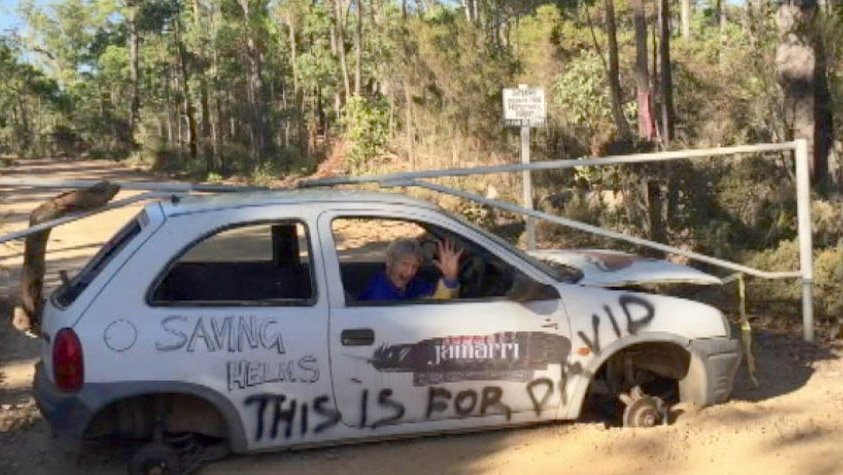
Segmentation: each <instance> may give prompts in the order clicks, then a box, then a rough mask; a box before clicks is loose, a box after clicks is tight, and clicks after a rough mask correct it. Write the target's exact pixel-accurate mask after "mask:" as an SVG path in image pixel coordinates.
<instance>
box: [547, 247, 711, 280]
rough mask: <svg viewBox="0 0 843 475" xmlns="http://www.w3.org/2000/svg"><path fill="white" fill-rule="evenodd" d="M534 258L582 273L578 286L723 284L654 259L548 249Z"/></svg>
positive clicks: (623, 254) (684, 267)
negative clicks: (573, 268) (572, 268)
mask: <svg viewBox="0 0 843 475" xmlns="http://www.w3.org/2000/svg"><path fill="white" fill-rule="evenodd" d="M530 255H532V256H534V257H537V258H539V259H542V260H548V261H553V262H557V263H559V264H564V265H568V266H571V267H575V268H577V269H579V270H581V271H582V273H583V278H582V280H580V281H579V282H578V283H579V284H581V285H590V286H595V287H620V286H624V285H635V284H661V283H691V284H700V285H718V284H722V281H721V280H720V279H719V278H717V277H715V276H713V275H711V274H706V273H705V272H701V271H698V270H696V269H693V268H691V267H688V266H683V265H681V264H676V263H673V262H669V261H665V260H660V259H650V258H646V257H641V256H636V255H635V254H630V253H627V252H621V251H611V250H606V249H544V250H539V251H531V252H530Z"/></svg>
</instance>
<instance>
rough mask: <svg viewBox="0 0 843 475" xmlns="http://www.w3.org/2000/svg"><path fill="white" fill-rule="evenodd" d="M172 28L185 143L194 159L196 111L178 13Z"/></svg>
mask: <svg viewBox="0 0 843 475" xmlns="http://www.w3.org/2000/svg"><path fill="white" fill-rule="evenodd" d="M174 28H175V31H174V34H175V40H176V46H177V48H178V52H179V73H180V74H181V80H182V94H183V95H184V98H183V101H182V104H183V107H184V114H185V116H186V117H187V143H188V147H189V150H190V158H196V157H197V156H198V155H199V153H198V148H197V140H196V111H195V110H194V107H193V101H191V100H190V69H189V68H188V64H187V49H186V48H185V47H184V39H183V38H182V31H181V30H182V22H181V13H180V12H179V14H178V18H176V21H175V25H174Z"/></svg>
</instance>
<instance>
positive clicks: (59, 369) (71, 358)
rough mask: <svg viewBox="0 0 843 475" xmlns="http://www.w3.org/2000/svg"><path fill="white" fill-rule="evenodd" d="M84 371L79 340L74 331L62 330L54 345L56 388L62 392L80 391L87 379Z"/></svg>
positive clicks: (57, 335)
mask: <svg viewBox="0 0 843 475" xmlns="http://www.w3.org/2000/svg"><path fill="white" fill-rule="evenodd" d="M84 369H85V368H84V365H83V362H82V344H81V343H79V338H78V337H77V336H76V333H75V332H74V331H73V330H72V329H70V328H62V329H61V330H59V332H58V333H57V334H56V338H55V341H54V343H53V375H54V376H55V380H56V386H58V388H59V389H61V390H62V391H78V390H79V389H80V388H81V387H82V382H83V381H84V379H85V378H84V376H85V371H84Z"/></svg>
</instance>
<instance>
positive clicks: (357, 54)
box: [354, 0, 363, 96]
mask: <svg viewBox="0 0 843 475" xmlns="http://www.w3.org/2000/svg"><path fill="white" fill-rule="evenodd" d="M354 60H355V63H356V64H355V65H354V95H355V96H359V95H360V82H361V81H362V76H363V0H357V28H356V29H355V31H354Z"/></svg>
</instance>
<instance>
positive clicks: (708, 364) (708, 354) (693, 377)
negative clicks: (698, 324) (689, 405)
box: [680, 338, 741, 406]
mask: <svg viewBox="0 0 843 475" xmlns="http://www.w3.org/2000/svg"><path fill="white" fill-rule="evenodd" d="M688 349H689V350H690V351H691V354H692V355H693V356H694V357H693V359H692V362H691V368H690V372H689V377H688V379H687V380H686V381H684V383H685V384H686V385H687V387H686V388H685V389H686V391H688V396H689V398H688V399H691V400H692V401H693V402H695V403H697V404H700V405H703V406H710V405H712V404H718V403H721V402H724V401H726V400H727V399H729V396H731V394H732V386H733V384H734V381H735V374H736V373H737V371H738V367H739V366H740V363H741V345H740V342H739V341H738V340H732V339H729V338H710V339H704V340H691V342H690V345H689V347H688ZM681 389H682V388H681V387H680V390H681ZM683 392H684V391H683ZM682 399H683V400H686V398H685V397H683V398H682Z"/></svg>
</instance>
